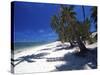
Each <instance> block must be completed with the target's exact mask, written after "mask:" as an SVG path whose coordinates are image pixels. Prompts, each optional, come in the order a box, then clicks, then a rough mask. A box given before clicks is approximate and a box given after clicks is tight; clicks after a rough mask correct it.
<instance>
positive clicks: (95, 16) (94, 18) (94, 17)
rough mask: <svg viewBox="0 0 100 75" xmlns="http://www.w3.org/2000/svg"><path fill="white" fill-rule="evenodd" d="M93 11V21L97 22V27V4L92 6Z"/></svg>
mask: <svg viewBox="0 0 100 75" xmlns="http://www.w3.org/2000/svg"><path fill="white" fill-rule="evenodd" d="M91 11H92V13H91V18H92V21H93V22H94V23H95V26H96V28H97V7H96V6H94V7H92V8H91Z"/></svg>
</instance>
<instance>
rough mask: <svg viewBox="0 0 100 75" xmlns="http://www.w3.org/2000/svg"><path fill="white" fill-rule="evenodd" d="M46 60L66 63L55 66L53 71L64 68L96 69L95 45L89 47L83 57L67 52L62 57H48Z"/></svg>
mask: <svg viewBox="0 0 100 75" xmlns="http://www.w3.org/2000/svg"><path fill="white" fill-rule="evenodd" d="M47 61H48V62H56V61H65V62H66V63H65V64H63V65H60V66H55V67H56V70H54V71H65V70H82V69H87V68H91V69H96V68H97V47H96V48H94V49H89V50H88V51H87V53H86V56H85V57H80V56H77V55H76V52H74V53H67V54H65V55H64V57H63V58H51V59H50V58H49V59H47Z"/></svg>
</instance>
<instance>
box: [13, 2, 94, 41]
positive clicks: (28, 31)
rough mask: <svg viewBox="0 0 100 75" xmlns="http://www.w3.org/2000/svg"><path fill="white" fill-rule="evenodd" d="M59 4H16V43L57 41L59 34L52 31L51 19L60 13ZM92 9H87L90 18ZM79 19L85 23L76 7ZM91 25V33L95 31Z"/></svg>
mask: <svg viewBox="0 0 100 75" xmlns="http://www.w3.org/2000/svg"><path fill="white" fill-rule="evenodd" d="M59 9H60V5H59V4H46V3H31V2H14V15H13V16H14V37H15V38H14V39H15V40H14V41H15V42H38V41H55V40H57V38H58V37H57V34H56V33H55V32H54V31H53V30H52V29H51V26H50V23H51V17H52V16H53V15H55V14H57V13H58V12H59ZM90 9H91V7H89V6H86V7H85V14H86V16H89V15H90V13H91V11H90ZM74 11H75V12H76V13H77V19H78V20H80V21H83V13H82V9H81V7H80V6H76V8H75V10H74ZM94 30H95V29H94V25H93V23H91V28H90V31H94Z"/></svg>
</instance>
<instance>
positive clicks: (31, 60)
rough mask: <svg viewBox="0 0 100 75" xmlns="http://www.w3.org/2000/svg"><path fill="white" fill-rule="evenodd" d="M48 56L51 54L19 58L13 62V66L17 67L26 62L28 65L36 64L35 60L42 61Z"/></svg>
mask: <svg viewBox="0 0 100 75" xmlns="http://www.w3.org/2000/svg"><path fill="white" fill-rule="evenodd" d="M48 54H49V53H47V52H45V53H39V54H32V55H26V56H22V57H19V58H18V59H15V60H12V62H13V66H14V67H15V66H16V65H18V64H20V63H22V62H24V61H26V62H28V63H33V62H36V61H34V59H42V57H43V56H45V55H48ZM14 62H17V63H16V64H14Z"/></svg>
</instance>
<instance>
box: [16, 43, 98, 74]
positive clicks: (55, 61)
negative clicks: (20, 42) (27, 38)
mask: <svg viewBox="0 0 100 75" xmlns="http://www.w3.org/2000/svg"><path fill="white" fill-rule="evenodd" d="M69 46H70V44H69V43H65V44H64V45H63V44H62V43H61V42H59V41H56V42H53V43H50V44H46V45H42V46H39V47H35V48H34V47H30V48H25V49H26V50H25V51H22V52H20V53H17V54H15V55H14V72H15V73H36V72H52V71H67V70H83V69H95V68H96V67H97V66H96V64H97V62H96V61H97V60H96V54H95V53H94V52H96V47H97V43H94V44H91V45H86V47H87V48H89V49H90V51H91V53H87V56H86V57H79V56H75V54H74V53H75V52H76V51H78V48H77V47H74V48H69ZM92 51H93V52H92Z"/></svg>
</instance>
